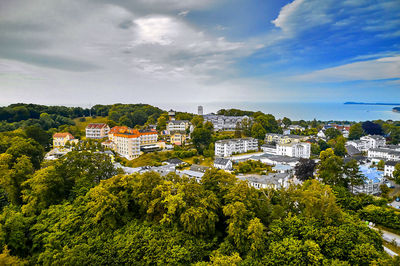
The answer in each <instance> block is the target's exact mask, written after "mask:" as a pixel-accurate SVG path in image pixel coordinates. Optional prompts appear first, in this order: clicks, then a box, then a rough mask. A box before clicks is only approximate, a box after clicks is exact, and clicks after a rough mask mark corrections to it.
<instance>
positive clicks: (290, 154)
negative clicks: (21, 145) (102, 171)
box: [46, 106, 400, 208]
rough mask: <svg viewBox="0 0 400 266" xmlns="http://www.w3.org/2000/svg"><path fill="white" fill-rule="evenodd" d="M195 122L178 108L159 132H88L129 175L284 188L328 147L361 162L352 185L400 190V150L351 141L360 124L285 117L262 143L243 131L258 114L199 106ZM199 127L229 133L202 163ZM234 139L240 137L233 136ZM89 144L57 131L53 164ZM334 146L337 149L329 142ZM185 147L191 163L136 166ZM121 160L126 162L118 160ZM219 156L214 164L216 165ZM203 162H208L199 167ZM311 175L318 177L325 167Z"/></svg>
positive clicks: (93, 127) (90, 127)
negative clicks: (226, 176)
mask: <svg viewBox="0 0 400 266" xmlns="http://www.w3.org/2000/svg"><path fill="white" fill-rule="evenodd" d="M192 119H194V120H196V121H197V122H196V121H194V122H191V121H189V120H178V119H176V112H175V111H173V110H170V111H168V120H167V121H166V123H165V128H161V129H160V130H159V131H157V125H156V124H147V125H146V126H143V127H142V128H141V129H132V128H129V127H127V126H123V125H122V126H121V125H118V126H114V127H112V128H110V126H109V125H107V124H105V123H89V124H87V126H86V128H85V137H84V139H85V140H84V141H88V140H95V141H97V142H98V143H101V146H102V152H104V153H106V154H109V155H110V156H111V157H112V158H113V162H114V166H115V167H116V168H120V169H121V170H123V171H124V172H125V173H126V174H133V173H144V172H149V171H155V172H157V173H160V174H162V175H166V174H168V173H170V172H173V173H176V174H178V175H186V176H188V177H191V178H195V179H196V180H197V181H200V180H201V177H202V176H203V175H204V173H205V172H206V170H207V169H210V168H212V167H214V168H217V169H221V170H224V171H227V172H229V173H233V174H235V175H236V176H237V178H239V179H240V180H245V181H247V182H248V183H249V185H250V186H253V187H255V188H268V187H269V188H276V189H279V188H288V187H289V186H290V185H291V184H301V182H302V181H304V180H305V179H304V176H299V175H301V174H300V173H299V171H296V169H300V168H301V167H302V165H310V164H311V165H316V164H317V163H319V162H320V158H319V154H318V152H321V151H323V149H321V146H324V145H325V149H326V148H328V147H334V148H333V149H334V151H335V154H338V153H339V152H338V150H339V149H341V150H342V151H341V152H340V153H339V155H340V157H342V158H343V161H344V162H350V161H352V160H355V161H356V162H357V165H358V169H359V174H360V176H361V179H362V182H360V181H359V182H358V183H357V184H356V185H355V186H353V187H352V192H353V193H366V194H371V195H380V194H381V193H382V186H386V187H387V188H394V187H395V181H394V176H393V173H394V172H395V171H396V169H397V171H399V169H400V145H393V144H387V143H386V138H385V137H384V136H381V135H363V134H361V135H360V136H355V137H354V136H353V137H352V138H351V139H349V135H350V133H351V131H352V127H353V129H354V130H353V131H356V130H359V131H360V129H359V124H355V125H351V124H340V125H339V124H335V123H319V124H318V125H317V124H316V122H314V123H315V124H314V127H313V125H303V126H302V125H298V124H292V123H291V122H290V123H288V121H287V120H289V119H287V118H286V119H284V120H283V121H279V120H277V123H279V124H278V128H277V129H276V130H275V131H279V132H282V133H265V134H263V131H262V130H264V129H263V128H262V130H261V132H262V135H261V138H260V135H259V133H258V132H257V133H256V136H255V135H254V134H253V132H250V134H248V135H249V136H245V134H243V128H245V127H246V126H247V127H248V128H251V127H252V126H253V125H254V124H255V125H258V122H256V121H255V119H254V118H253V117H251V116H250V117H249V116H247V115H242V116H239V115H236V116H232V115H219V114H203V107H202V106H199V107H198V114H197V116H193V118H192ZM285 120H286V121H285ZM194 123H196V124H194ZM198 123H200V124H198ZM285 123H286V124H285ZM303 123H304V122H303ZM207 124H208V125H207ZM199 125H200V127H206V126H208V127H209V129H210V130H211V131H212V133H210V134H218V135H219V136H221V135H222V139H219V140H216V141H215V142H214V143H210V144H208V145H209V146H210V147H211V146H212V147H213V151H212V155H211V156H202V158H201V159H199V156H198V155H199V153H198V151H197V150H196V148H195V146H194V141H197V140H193V139H192V138H193V132H194V131H195V128H196V127H199ZM361 130H362V129H361ZM249 131H252V130H251V129H250V130H249ZM353 135H354V134H353ZM232 136H234V138H230V137H232ZM252 136H253V137H252ZM254 136H255V137H256V138H254ZM84 141H83V140H78V139H76V138H74V136H73V135H72V134H71V133H69V132H57V133H55V134H54V135H53V149H52V150H51V151H50V152H49V153H48V154H47V156H46V159H49V160H51V159H56V158H60V157H61V156H63V155H65V154H66V153H68V152H69V151H72V150H74V148H75V147H77V146H79V143H81V142H84ZM329 142H331V143H334V145H329V144H328V143H329ZM336 145H337V147H336ZM340 145H342V147H340ZM179 150H186V151H188V152H189V154H190V155H192V154H195V155H194V156H189V157H188V158H179V156H178V157H175V158H168V159H166V160H165V161H160V162H158V163H159V164H161V165H155V164H152V165H140V166H138V167H129V165H130V163H129V161H130V160H134V161H135V159H137V160H140V157H141V156H148V155H149V154H151V153H158V152H162V151H179ZM190 152H192V153H190ZM203 154H204V153H203ZM114 157H120V158H123V160H118V161H116V160H115V159H114ZM180 157H182V156H180ZM200 157H201V156H200ZM212 158H214V159H213V161H211V160H210V159H212ZM125 159H126V160H125ZM199 162H200V163H201V162H203V163H202V164H196V163H199ZM253 163H255V164H257V167H256V168H254V167H253V168H252V164H253ZM396 165H397V168H396ZM246 166H247V168H248V169H247V168H246ZM310 170H311V172H312V173H313V175H315V176H316V174H317V168H316V167H314V168H312V169H310ZM383 190H384V191H386V190H387V189H386V188H384V189H383ZM391 204H393V206H396V207H398V208H400V203H397V202H396V201H393V202H392V203H391Z"/></svg>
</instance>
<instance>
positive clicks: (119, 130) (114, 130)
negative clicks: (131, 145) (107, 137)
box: [108, 126, 129, 134]
mask: <svg viewBox="0 0 400 266" xmlns="http://www.w3.org/2000/svg"><path fill="white" fill-rule="evenodd" d="M128 129H129V128H128V127H125V126H115V127H113V128H111V130H110V132H109V133H108V134H115V133H119V132H121V131H123V130H125V131H126V130H128Z"/></svg>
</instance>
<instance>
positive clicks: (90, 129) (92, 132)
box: [86, 123, 110, 139]
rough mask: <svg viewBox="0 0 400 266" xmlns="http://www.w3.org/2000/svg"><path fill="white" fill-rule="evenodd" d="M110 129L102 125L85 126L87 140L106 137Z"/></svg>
mask: <svg viewBox="0 0 400 266" xmlns="http://www.w3.org/2000/svg"><path fill="white" fill-rule="evenodd" d="M109 131H110V127H109V126H108V125H107V124H103V123H94V124H89V125H87V126H86V138H87V139H102V138H106V137H107V136H108V132H109Z"/></svg>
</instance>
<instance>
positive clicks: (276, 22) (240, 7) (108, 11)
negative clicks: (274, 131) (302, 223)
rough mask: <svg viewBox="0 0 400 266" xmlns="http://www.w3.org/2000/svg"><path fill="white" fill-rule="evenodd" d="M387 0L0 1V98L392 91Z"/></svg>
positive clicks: (392, 42)
mask: <svg viewBox="0 0 400 266" xmlns="http://www.w3.org/2000/svg"><path fill="white" fill-rule="evenodd" d="M398 14H400V2H399V1H398V0H387V1H383V0H382V1H376V0H375V1H373V0H344V1H333V0H324V1H320V0H294V1H265V0H253V1H252V0H203V1H197V0H186V1H179V0H134V1H133V0H115V1H107V0H81V1H78V0H59V1H52V0H36V1H29V0H14V1H1V2H0V91H1V94H2V97H1V99H0V104H8V103H11V102H35V103H45V104H50V103H52V104H80V105H86V104H94V103H114V102H128V103H135V102H146V103H153V104H157V103H164V104H165V103H176V102H185V103H188V102H196V103H201V102H204V103H207V102H218V101H225V102H226V101H232V102H241V101H249V102H251V101H254V102H260V101H266V102H268V101H275V102H276V101H281V102H282V101H284V102H290V101H300V102H324V101H338V102H341V101H371V102H373V101H386V102H393V101H397V102H398V101H400V17H399V15H398Z"/></svg>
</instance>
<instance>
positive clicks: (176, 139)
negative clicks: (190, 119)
mask: <svg viewBox="0 0 400 266" xmlns="http://www.w3.org/2000/svg"><path fill="white" fill-rule="evenodd" d="M188 138H189V137H188V135H186V133H180V132H175V133H173V134H171V136H170V142H171V144H173V145H178V146H181V145H183V144H184V143H185V142H186V140H187V139H188Z"/></svg>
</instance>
